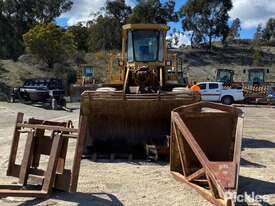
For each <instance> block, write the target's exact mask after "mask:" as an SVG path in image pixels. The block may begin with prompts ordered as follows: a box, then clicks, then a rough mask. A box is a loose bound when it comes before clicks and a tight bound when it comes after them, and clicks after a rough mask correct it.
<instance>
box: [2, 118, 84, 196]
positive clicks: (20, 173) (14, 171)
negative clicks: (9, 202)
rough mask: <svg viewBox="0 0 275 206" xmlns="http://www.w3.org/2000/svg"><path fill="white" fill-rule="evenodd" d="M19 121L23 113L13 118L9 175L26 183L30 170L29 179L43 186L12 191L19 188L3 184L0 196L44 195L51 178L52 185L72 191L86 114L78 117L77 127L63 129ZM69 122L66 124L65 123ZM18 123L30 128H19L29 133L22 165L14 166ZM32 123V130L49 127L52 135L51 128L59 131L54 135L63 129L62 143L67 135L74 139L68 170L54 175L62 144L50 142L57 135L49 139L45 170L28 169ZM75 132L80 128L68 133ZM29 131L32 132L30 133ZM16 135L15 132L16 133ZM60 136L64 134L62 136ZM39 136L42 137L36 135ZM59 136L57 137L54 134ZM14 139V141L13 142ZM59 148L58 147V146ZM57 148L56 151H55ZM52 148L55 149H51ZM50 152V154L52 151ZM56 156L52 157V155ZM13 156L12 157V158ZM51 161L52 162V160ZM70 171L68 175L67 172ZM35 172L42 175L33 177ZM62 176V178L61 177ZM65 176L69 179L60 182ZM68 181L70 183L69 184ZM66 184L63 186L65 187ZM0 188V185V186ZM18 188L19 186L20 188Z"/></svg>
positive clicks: (31, 141) (53, 131)
mask: <svg viewBox="0 0 275 206" xmlns="http://www.w3.org/2000/svg"><path fill="white" fill-rule="evenodd" d="M22 122H23V114H22V113H21V114H18V117H17V121H16V127H15V133H14V134H15V135H14V137H16V138H14V139H13V142H14V144H13V145H12V149H11V150H12V151H15V153H12V154H11V157H10V162H11V164H9V168H10V171H11V172H10V176H15V177H20V179H21V182H22V183H23V184H25V183H26V181H27V180H26V179H27V176H29V175H28V173H27V171H28V172H29V173H30V176H31V179H32V180H34V181H36V182H40V183H41V181H42V182H43V183H46V184H43V188H44V191H37V190H26V191H20V192H18V191H16V190H15V189H16V188H17V189H18V188H19V187H16V188H15V187H12V186H11V187H9V186H6V187H5V186H3V187H2V188H5V190H2V191H0V196H1V197H6V196H24V197H33V196H35V197H45V195H47V194H48V192H47V190H48V189H47V188H48V185H50V188H49V190H50V189H51V187H52V186H53V181H55V184H57V185H55V187H57V188H58V189H64V190H67V189H68V191H72V192H73V191H76V187H77V181H78V175H79V169H80V161H81V156H82V152H83V147H84V142H85V132H86V129H85V128H86V126H87V118H86V117H80V126H79V128H80V130H75V129H74V130H71V129H70V130H68V129H67V128H65V129H64V128H63V127H62V128H61V127H59V126H58V127H56V126H45V125H32V124H26V123H24V124H23V123H22ZM68 124H69V123H68ZM21 126H23V127H24V129H25V128H29V129H30V130H28V131H26V130H23V131H24V132H28V133H29V134H32V135H31V136H30V135H29V138H28V141H27V145H26V148H25V153H24V158H23V163H22V164H23V165H24V166H22V165H16V164H15V158H16V153H17V148H18V142H19V139H20V132H19V131H22V129H21ZM32 126H33V127H34V128H36V129H35V131H38V130H50V131H52V134H53V135H54V134H55V133H56V132H55V130H59V131H58V132H57V133H58V134H57V136H58V135H59V136H60V135H61V134H60V132H61V131H62V130H65V132H64V133H62V135H61V136H60V138H62V142H63V143H64V141H65V140H68V138H74V139H75V138H76V139H77V145H76V149H75V152H76V153H75V157H74V165H73V169H72V172H71V171H69V170H63V172H64V173H63V174H55V173H56V172H57V169H58V168H57V167H58V159H59V156H60V155H61V153H60V152H61V150H62V148H63V144H61V143H60V144H59V143H58V144H59V145H55V144H56V143H54V141H55V139H56V138H57V137H56V135H55V137H54V138H53V139H54V140H53V142H52V149H51V154H50V161H49V165H48V169H47V171H43V170H39V169H36V168H30V161H31V152H33V151H32V147H33V144H34V142H35V140H34V137H35V134H33V133H34V130H33V129H34V128H32ZM76 131H81V132H80V133H78V134H77V135H74V134H69V133H70V132H76ZM31 132H32V133H31ZM16 134H18V135H16ZM63 136H64V137H63ZM40 138H42V137H40ZM58 138H59V137H58ZM14 140H15V141H14ZM59 147H60V148H59ZM59 150H60V151H59ZM54 151H55V152H54ZM53 152H54V153H53ZM58 154H59V155H58ZM56 155H58V156H57V157H56V158H54V156H56ZM12 157H14V158H12ZM53 160H54V162H52V161H53ZM50 172H51V173H53V174H54V177H53V179H51V178H48V179H47V177H49V176H48V174H49V173H50ZM71 173H72V174H71ZM35 175H39V176H42V177H38V176H37V177H36V176H35ZM64 178H65V179H64ZM68 178H69V179H70V181H68V184H65V182H64V181H67V180H68ZM69 182H70V183H69ZM66 185H67V186H66ZM0 188H1V186H0ZM20 189H22V188H20Z"/></svg>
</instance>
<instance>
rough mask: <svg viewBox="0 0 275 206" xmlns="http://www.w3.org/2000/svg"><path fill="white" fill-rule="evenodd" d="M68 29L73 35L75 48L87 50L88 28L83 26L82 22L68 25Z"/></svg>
mask: <svg viewBox="0 0 275 206" xmlns="http://www.w3.org/2000/svg"><path fill="white" fill-rule="evenodd" d="M68 31H70V32H71V33H72V34H73V35H74V41H75V43H76V45H77V50H78V51H85V52H88V49H89V46H88V42H89V29H88V28H87V27H85V26H83V25H82V23H78V24H77V25H74V26H70V27H69V28H68Z"/></svg>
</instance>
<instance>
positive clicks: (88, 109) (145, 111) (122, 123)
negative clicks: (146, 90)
mask: <svg viewBox="0 0 275 206" xmlns="http://www.w3.org/2000/svg"><path fill="white" fill-rule="evenodd" d="M199 99H200V98H199V97H198V96H196V95H194V94H193V93H186V92H185V93H165V94H142V95H139V94H135V95H125V94H124V93H122V92H105V93H104V92H101V93H99V92H94V91H87V92H84V93H83V94H82V97H81V114H82V115H84V116H87V117H88V128H87V139H86V155H89V154H94V153H99V154H112V153H116V154H132V155H135V156H137V157H144V155H145V145H146V144H155V145H163V144H165V142H166V141H167V136H169V133H170V124H171V123H170V120H171V111H172V110H173V109H175V108H177V107H179V106H181V105H187V104H192V103H194V102H197V101H199Z"/></svg>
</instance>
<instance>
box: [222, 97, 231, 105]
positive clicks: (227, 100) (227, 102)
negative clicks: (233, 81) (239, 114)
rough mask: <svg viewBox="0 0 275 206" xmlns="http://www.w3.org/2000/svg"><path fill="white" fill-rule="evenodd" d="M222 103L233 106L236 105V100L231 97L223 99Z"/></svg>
mask: <svg viewBox="0 0 275 206" xmlns="http://www.w3.org/2000/svg"><path fill="white" fill-rule="evenodd" d="M222 103H223V104H225V105H231V104H233V103H234V99H233V97H231V96H225V97H223V98H222Z"/></svg>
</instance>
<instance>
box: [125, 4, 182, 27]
mask: <svg viewBox="0 0 275 206" xmlns="http://www.w3.org/2000/svg"><path fill="white" fill-rule="evenodd" d="M170 21H178V17H177V14H176V13H175V1H174V0H168V1H166V2H164V3H161V1H160V0H138V1H137V5H136V6H135V8H134V9H133V14H132V15H131V17H130V19H129V22H130V23H160V24H167V23H168V22H170Z"/></svg>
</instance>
